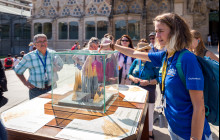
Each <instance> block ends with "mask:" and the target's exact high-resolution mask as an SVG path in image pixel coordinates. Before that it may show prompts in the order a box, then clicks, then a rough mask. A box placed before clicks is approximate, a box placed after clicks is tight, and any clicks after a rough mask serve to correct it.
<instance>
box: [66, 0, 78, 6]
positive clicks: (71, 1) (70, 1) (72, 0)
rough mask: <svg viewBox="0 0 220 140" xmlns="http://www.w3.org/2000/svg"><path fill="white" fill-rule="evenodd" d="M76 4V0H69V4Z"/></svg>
mask: <svg viewBox="0 0 220 140" xmlns="http://www.w3.org/2000/svg"><path fill="white" fill-rule="evenodd" d="M73 4H76V0H68V5H73Z"/></svg>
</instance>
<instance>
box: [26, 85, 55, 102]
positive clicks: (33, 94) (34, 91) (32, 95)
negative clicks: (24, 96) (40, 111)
mask: <svg viewBox="0 0 220 140" xmlns="http://www.w3.org/2000/svg"><path fill="white" fill-rule="evenodd" d="M49 91H51V88H48V89H39V88H33V89H30V90H29V99H30V100H31V99H33V98H36V97H38V96H40V95H42V94H45V93H48V92H49Z"/></svg>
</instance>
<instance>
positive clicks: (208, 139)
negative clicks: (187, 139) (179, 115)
mask: <svg viewBox="0 0 220 140" xmlns="http://www.w3.org/2000/svg"><path fill="white" fill-rule="evenodd" d="M168 130H169V132H170V138H171V140H184V139H183V138H181V137H180V136H178V135H177V134H175V133H174V132H173V131H172V130H171V128H170V127H169V126H168ZM205 139H206V140H213V138H212V135H210V136H209V137H208V136H205Z"/></svg>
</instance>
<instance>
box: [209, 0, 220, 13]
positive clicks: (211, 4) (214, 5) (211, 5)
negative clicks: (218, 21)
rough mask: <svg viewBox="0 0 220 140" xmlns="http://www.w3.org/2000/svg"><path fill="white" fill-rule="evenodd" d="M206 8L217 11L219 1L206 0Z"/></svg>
mask: <svg viewBox="0 0 220 140" xmlns="http://www.w3.org/2000/svg"><path fill="white" fill-rule="evenodd" d="M207 8H209V9H211V10H216V11H219V0H212V1H211V0H208V1H207Z"/></svg>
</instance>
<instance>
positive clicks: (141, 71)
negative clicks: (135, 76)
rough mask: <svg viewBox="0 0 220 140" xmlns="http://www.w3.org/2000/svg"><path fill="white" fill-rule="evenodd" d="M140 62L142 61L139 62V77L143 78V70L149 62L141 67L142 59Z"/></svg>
mask: <svg viewBox="0 0 220 140" xmlns="http://www.w3.org/2000/svg"><path fill="white" fill-rule="evenodd" d="M139 62H140V63H139V78H141V75H142V73H143V71H144V68H145V66H146V64H147V63H145V64H144V67H143V68H141V66H142V63H141V60H140V61H139Z"/></svg>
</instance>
